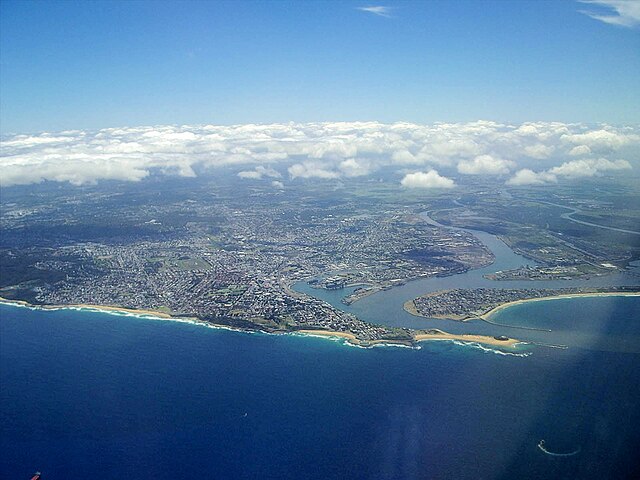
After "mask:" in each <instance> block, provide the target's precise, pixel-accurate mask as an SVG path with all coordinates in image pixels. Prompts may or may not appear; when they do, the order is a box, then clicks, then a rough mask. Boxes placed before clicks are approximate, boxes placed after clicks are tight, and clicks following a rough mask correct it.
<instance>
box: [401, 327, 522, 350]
mask: <svg viewBox="0 0 640 480" xmlns="http://www.w3.org/2000/svg"><path fill="white" fill-rule="evenodd" d="M434 331H435V332H437V333H420V334H418V335H416V336H415V337H414V339H415V340H416V341H417V342H422V341H426V340H458V341H461V342H472V343H481V344H484V345H491V346H493V347H507V348H514V347H515V346H516V345H518V344H519V343H522V342H521V341H520V340H516V339H515V338H508V339H506V340H499V339H497V338H495V337H490V336H488V335H465V334H454V333H447V332H443V331H442V330H437V329H434Z"/></svg>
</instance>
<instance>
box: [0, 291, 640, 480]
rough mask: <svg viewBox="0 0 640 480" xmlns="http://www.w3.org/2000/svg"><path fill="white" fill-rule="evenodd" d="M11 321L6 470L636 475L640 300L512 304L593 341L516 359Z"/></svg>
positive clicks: (137, 324) (184, 474) (526, 349)
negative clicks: (543, 449)
mask: <svg viewBox="0 0 640 480" xmlns="http://www.w3.org/2000/svg"><path fill="white" fill-rule="evenodd" d="M0 315H1V320H0V334H1V336H0V342H1V343H0V347H1V348H0V367H1V368H0V387H1V388H0V477H1V478H6V479H23V478H24V479H26V478H30V475H31V474H32V473H33V472H34V471H36V470H39V471H41V472H42V474H43V476H42V478H43V480H60V479H64V480H68V479H81V478H92V479H98V480H106V479H126V478H153V479H201V478H206V479H239V478H256V479H271V478H273V479H275V478H278V479H287V478H291V479H294V478H295V479H342V478H362V479H445V478H446V479H450V478H456V479H467V478H468V479H540V478H567V479H569V478H570V479H574V478H580V479H602V478H616V479H621V478H633V475H634V473H635V468H636V467H638V455H637V452H638V451H640V402H638V391H640V375H638V371H640V354H639V353H638V352H639V351H640V348H639V345H638V338H640V337H639V336H640V298H639V297H610V298H582V299H571V300H562V301H560V300H558V301H544V302H532V303H527V304H523V305H519V306H517V307H513V308H510V309H507V310H504V311H503V312H502V313H501V314H500V317H499V320H500V321H503V322H507V323H514V322H516V323H517V322H525V323H526V322H534V323H535V322H538V323H540V324H543V325H544V326H545V327H551V329H556V330H557V331H558V332H563V335H565V336H567V338H570V336H569V335H566V333H567V332H573V333H575V335H576V338H580V341H578V342H577V343H576V345H568V346H567V348H550V347H546V346H541V345H525V346H522V347H521V348H519V350H518V351H517V352H515V353H514V354H504V353H501V352H499V351H495V350H492V349H488V348H486V347H480V346H478V345H464V344H459V343H456V342H450V341H440V342H423V343H422V344H421V348H420V349H409V348H398V347H377V348H372V349H362V348H356V347H350V346H348V345H345V344H343V343H341V342H339V341H332V340H328V339H321V338H313V337H303V336H293V335H267V334H248V333H241V332H233V331H226V330H217V329H211V328H205V327H202V326H197V325H191V324H184V323H176V322H169V321H158V320H151V319H142V318H136V317H127V316H117V315H112V314H105V313H96V312H86V311H72V310H58V311H36V310H29V309H26V308H20V307H13V306H8V305H0ZM587 337H588V339H591V340H593V342H590V341H585V338H587ZM625 338H627V339H628V340H626V343H623V344H620V343H617V342H618V340H620V339H625ZM598 339H599V340H598ZM617 345H619V346H620V348H617ZM540 440H544V441H545V443H544V445H545V448H546V449H547V450H548V451H550V452H557V453H563V452H577V453H575V454H573V455H570V456H554V455H550V454H548V453H545V452H544V451H542V450H541V449H540V448H538V444H539V442H540ZM636 478H637V477H636Z"/></svg>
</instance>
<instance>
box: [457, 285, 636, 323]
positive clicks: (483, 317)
mask: <svg viewBox="0 0 640 480" xmlns="http://www.w3.org/2000/svg"><path fill="white" fill-rule="evenodd" d="M582 297H585V298H586V297H640V292H592V293H567V294H564V295H552V296H550V297H541V298H524V299H522V300H514V301H512V302H506V303H502V304H500V305H498V306H497V307H493V308H491V309H490V310H487V311H486V312H484V313H483V314H482V315H479V316H478V317H474V318H479V319H481V320H490V319H491V317H492V316H493V315H495V314H496V313H498V312H500V311H502V310H505V309H507V308H509V307H511V306H514V305H521V304H523V303H528V302H545V301H549V300H562V299H564V298H582ZM471 319H472V318H470V320H471Z"/></svg>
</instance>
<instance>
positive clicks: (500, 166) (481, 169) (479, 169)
mask: <svg viewBox="0 0 640 480" xmlns="http://www.w3.org/2000/svg"><path fill="white" fill-rule="evenodd" d="M514 166H515V162H512V161H510V160H504V159H502V158H497V157H492V156H491V155H479V156H477V157H475V158H474V159H473V160H463V161H461V162H460V163H458V172H460V173H462V174H464V175H503V174H505V173H509V171H510V169H511V168H512V167H514Z"/></svg>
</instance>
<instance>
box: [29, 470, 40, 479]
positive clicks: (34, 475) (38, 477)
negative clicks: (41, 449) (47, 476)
mask: <svg viewBox="0 0 640 480" xmlns="http://www.w3.org/2000/svg"><path fill="white" fill-rule="evenodd" d="M41 475H42V474H41V473H40V472H36V473H34V474H33V477H31V480H40V476H41Z"/></svg>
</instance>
